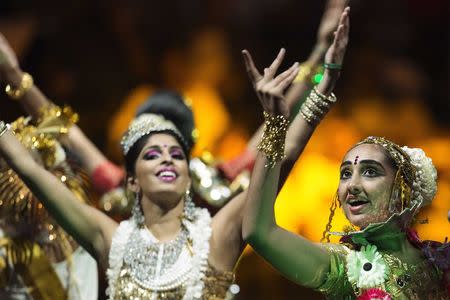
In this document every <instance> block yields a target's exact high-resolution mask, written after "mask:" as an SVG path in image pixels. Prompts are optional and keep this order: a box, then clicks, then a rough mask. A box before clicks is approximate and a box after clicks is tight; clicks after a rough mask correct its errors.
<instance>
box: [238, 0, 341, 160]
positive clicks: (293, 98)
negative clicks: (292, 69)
mask: <svg viewBox="0 0 450 300" xmlns="http://www.w3.org/2000/svg"><path fill="white" fill-rule="evenodd" d="M347 3H348V0H328V1H327V3H326V5H325V9H324V12H323V15H322V19H321V20H320V24H319V28H318V30H317V36H316V43H315V45H314V46H313V49H312V51H311V53H310V54H309V57H308V58H307V59H306V61H304V62H303V63H301V64H300V67H299V72H298V74H297V77H296V78H295V79H294V81H293V82H292V84H291V85H290V87H289V88H288V90H287V92H286V97H285V98H286V103H287V106H288V108H289V110H291V111H295V110H296V107H298V105H299V104H300V102H301V101H302V100H304V98H305V97H306V95H307V94H308V92H309V91H310V90H311V88H312V85H313V81H312V80H311V77H312V76H314V75H315V72H316V71H317V70H318V68H319V67H321V65H322V63H323V59H324V56H325V53H326V51H327V50H328V48H329V47H330V46H331V43H332V42H333V39H334V35H333V33H334V32H335V31H336V28H337V27H338V23H339V19H340V17H341V14H342V12H343V10H344V8H345V7H346V6H347ZM295 115H296V114H295V113H291V118H293V117H295ZM262 130H263V127H262V126H261V127H260V128H259V129H258V130H257V131H256V132H255V133H254V134H253V136H252V137H251V139H250V141H249V143H248V147H247V148H248V150H247V151H251V152H254V153H256V151H257V149H256V147H257V145H258V142H259V139H260V137H261V134H262ZM255 155H256V154H255Z"/></svg>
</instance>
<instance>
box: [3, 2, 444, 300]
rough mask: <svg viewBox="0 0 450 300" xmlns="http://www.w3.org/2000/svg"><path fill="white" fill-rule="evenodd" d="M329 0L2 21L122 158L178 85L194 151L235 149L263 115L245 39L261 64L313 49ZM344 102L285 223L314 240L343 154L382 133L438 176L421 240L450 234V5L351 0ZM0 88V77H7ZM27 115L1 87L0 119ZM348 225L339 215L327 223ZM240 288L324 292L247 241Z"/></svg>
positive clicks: (48, 7) (168, 5) (221, 154)
mask: <svg viewBox="0 0 450 300" xmlns="http://www.w3.org/2000/svg"><path fill="white" fill-rule="evenodd" d="M324 5H325V1H298V0H228V1H218V0H209V1H204V0H191V1H183V0H172V1H144V0H130V1H117V0H109V1H106V0H98V1H92V0H91V1H86V0H78V1H56V0H47V1H30V0H2V1H0V32H2V33H3V34H4V35H5V36H6V38H7V39H8V40H9V42H10V43H11V44H12V46H13V48H14V50H15V51H16V53H17V54H18V56H19V59H20V63H21V66H22V69H23V70H25V71H28V72H29V73H31V74H32V75H33V77H34V79H35V82H36V84H37V85H38V86H39V87H41V89H42V90H43V91H44V93H45V94H46V95H47V96H48V97H49V98H50V99H52V100H53V101H54V102H56V103H58V104H69V105H71V106H72V107H73V108H74V109H75V110H76V111H78V112H79V114H80V116H81V119H80V123H79V125H80V127H81V128H82V129H83V130H84V131H85V132H86V134H87V135H88V136H89V137H90V138H91V139H92V140H93V141H94V142H95V143H96V144H97V145H98V146H99V147H100V149H102V150H103V151H104V152H105V153H107V155H108V157H110V158H111V159H112V160H114V161H116V162H120V160H121V157H120V152H119V148H118V140H119V137H120V136H121V134H122V132H123V131H124V129H125V128H126V126H127V123H128V121H129V120H130V119H131V117H132V115H133V113H134V109H135V107H137V105H139V103H141V102H142V101H143V100H145V98H146V97H147V96H149V95H150V94H151V93H152V92H153V91H155V90H157V89H161V88H171V89H176V90H179V91H181V92H182V93H183V94H184V95H186V97H188V98H189V99H190V101H191V103H192V108H193V110H194V113H195V117H196V123H197V127H198V128H199V132H200V139H199V141H198V145H197V148H196V149H195V153H194V154H197V155H198V154H200V153H202V151H205V150H207V151H209V152H211V153H212V154H214V156H216V157H217V158H221V159H229V158H232V157H234V156H235V155H237V154H239V153H240V152H241V151H242V150H243V149H244V148H245V144H246V141H247V139H248V138H249V137H250V136H251V134H252V133H253V132H254V130H255V129H256V128H257V127H258V125H259V124H260V123H261V122H262V111H261V108H260V107H259V104H258V101H257V99H256V97H255V95H254V92H253V91H252V88H251V85H250V84H249V81H248V79H247V78H246V73H245V69H244V66H243V60H242V57H241V50H242V49H244V48H246V49H249V50H250V51H251V53H252V54H253V57H254V59H255V61H256V64H257V65H258V66H260V67H261V68H262V67H264V66H267V65H269V64H270V62H271V61H272V59H273V58H274V56H275V55H276V53H277V52H278V50H279V48H280V47H285V48H286V49H287V55H286V59H285V62H284V66H283V67H282V68H285V67H287V66H288V65H290V64H292V63H293V62H295V61H299V62H302V61H304V60H306V59H307V57H308V55H309V53H310V51H311V50H312V47H313V46H314V43H315V39H316V30H317V27H318V24H319V21H320V18H321V15H322V12H323V8H324ZM350 5H351V7H352V11H351V17H350V18H351V33H350V45H349V48H348V51H347V54H346V59H345V65H344V71H343V74H342V76H341V79H340V80H339V83H338V86H337V88H336V94H337V96H338V99H339V103H338V104H337V105H336V106H335V108H334V109H333V111H332V113H331V114H329V116H327V118H326V120H325V121H324V122H322V124H321V125H320V126H319V128H318V130H317V132H316V133H315V135H314V136H313V138H312V140H311V142H310V143H309V145H308V146H307V148H306V150H305V153H304V155H303V156H302V158H301V159H300V161H299V163H298V164H297V166H296V167H295V170H294V172H293V174H292V176H290V178H289V180H288V182H287V184H286V186H285V187H284V189H283V191H282V193H281V195H280V197H279V199H278V201H277V204H276V213H277V220H278V222H279V224H280V225H282V226H283V227H285V228H287V229H290V230H292V231H295V232H298V233H300V234H302V235H304V236H306V237H308V238H310V239H313V240H316V241H318V240H319V239H320V237H321V235H322V231H323V230H324V228H325V224H326V222H327V220H328V214H329V206H330V203H331V200H332V198H333V195H334V193H335V191H336V188H337V183H338V169H339V164H340V160H341V158H342V156H343V155H344V154H345V152H346V150H347V149H348V148H349V147H350V146H351V145H353V144H354V143H355V142H357V141H358V140H360V139H361V138H363V137H366V136H368V135H380V136H385V137H388V138H389V139H391V140H393V141H395V142H397V143H399V144H401V145H404V144H407V145H409V146H411V147H422V148H423V149H424V150H425V152H426V153H427V154H428V155H429V156H430V157H431V158H432V159H433V161H434V163H435V165H436V167H437V169H438V174H439V186H438V195H437V197H436V199H435V201H434V202H433V204H432V206H431V207H429V208H427V209H425V210H424V211H423V213H421V215H420V216H419V218H418V221H419V222H418V223H420V224H418V225H417V227H416V228H417V230H418V231H419V235H420V236H421V237H422V238H423V239H434V240H438V241H443V240H444V239H445V237H446V236H447V235H448V234H449V233H450V225H449V222H448V221H447V212H448V210H449V209H450V99H449V86H450V85H449V83H450V82H449V67H450V64H449V62H450V60H449V53H450V52H449V32H450V30H449V28H450V23H449V20H450V18H449V16H450V10H449V3H448V1H447V0H428V1H426V4H425V2H424V1H420V0H396V1H390V0H379V1H363V0H355V1H351V3H350ZM2 88H3V87H2ZM21 114H22V111H21V110H20V107H19V105H18V103H15V102H13V101H11V100H10V99H8V98H7V97H6V96H5V95H4V93H1V95H0V118H2V119H5V120H6V121H12V120H14V119H16V118H17V117H18V116H19V115H21ZM343 225H345V222H344V218H343V214H342V213H338V214H337V216H336V217H335V220H334V223H333V229H334V230H336V231H339V230H341V229H342V226H343ZM237 284H238V285H239V287H240V292H239V294H238V296H237V299H298V298H304V299H321V298H320V296H319V295H318V294H316V293H314V292H311V291H308V290H305V289H303V288H301V287H298V286H295V285H294V284H292V283H290V282H289V281H288V280H286V279H284V278H283V277H281V276H280V275H278V273H277V272H276V271H274V270H273V269H272V268H271V267H270V266H268V265H267V264H266V263H265V262H264V261H263V260H262V259H261V258H260V257H258V256H257V255H256V254H254V253H253V252H252V251H251V250H248V251H246V253H245V255H244V256H243V258H242V259H241V261H240V265H239V267H238V270H237Z"/></svg>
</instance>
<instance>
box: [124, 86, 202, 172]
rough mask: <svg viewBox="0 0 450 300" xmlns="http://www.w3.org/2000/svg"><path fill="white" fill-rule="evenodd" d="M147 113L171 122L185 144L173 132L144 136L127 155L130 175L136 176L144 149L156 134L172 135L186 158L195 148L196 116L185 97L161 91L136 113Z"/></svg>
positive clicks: (126, 164)
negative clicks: (137, 162)
mask: <svg viewBox="0 0 450 300" xmlns="http://www.w3.org/2000/svg"><path fill="white" fill-rule="evenodd" d="M145 113H152V114H158V115H162V116H163V117H164V118H166V119H167V120H170V121H171V122H172V123H173V124H174V125H175V126H176V127H177V128H178V130H179V131H180V133H181V135H182V136H183V139H184V140H185V143H183V141H181V140H180V138H179V137H178V136H177V135H175V134H174V133H172V132H171V131H169V130H167V131H161V132H154V133H150V134H147V135H144V136H142V137H141V138H140V139H139V140H137V141H136V142H135V143H134V145H133V146H132V147H131V148H130V150H129V151H128V153H127V155H125V168H126V171H127V173H128V174H129V175H133V174H134V171H135V170H134V168H135V163H136V160H137V158H138V156H139V153H140V152H141V151H142V148H143V147H144V146H145V144H146V142H147V140H148V138H149V137H150V136H151V135H152V134H155V133H166V134H170V135H172V136H173V137H174V138H175V139H176V140H177V141H178V143H180V145H181V146H182V148H183V150H184V152H185V155H186V157H189V153H190V151H191V149H192V147H193V146H194V143H195V141H194V138H193V136H192V131H193V130H194V129H195V124H194V115H193V113H192V110H191V108H190V107H189V106H187V105H186V103H185V102H184V99H183V97H182V96H181V95H180V94H178V93H176V92H174V91H159V92H156V93H155V94H153V95H152V96H150V97H149V98H148V99H147V100H146V101H145V102H144V104H142V105H141V106H140V107H139V108H138V109H137V111H136V117H137V116H140V115H142V114H145Z"/></svg>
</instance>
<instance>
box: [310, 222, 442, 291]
mask: <svg viewBox="0 0 450 300" xmlns="http://www.w3.org/2000/svg"><path fill="white" fill-rule="evenodd" d="M403 215H404V213H403V214H395V215H393V216H392V217H391V218H390V219H389V220H388V221H386V222H384V223H378V224H371V225H369V226H368V227H367V228H366V229H364V230H363V231H360V232H355V233H350V234H349V235H346V236H344V237H343V238H342V239H341V242H342V243H341V244H324V245H325V247H326V249H327V250H328V252H329V253H330V270H329V273H328V275H327V277H326V280H325V282H324V283H323V284H322V285H321V286H320V287H319V288H318V290H319V291H320V292H322V293H324V294H325V295H326V296H327V297H328V298H329V299H345V300H347V299H348V300H350V299H402V300H403V299H417V300H419V299H420V300H422V299H429V300H431V299H433V300H437V299H448V297H449V295H448V294H447V291H446V284H447V283H446V282H445V280H446V278H445V275H444V274H445V272H448V261H447V263H446V264H444V265H446V266H444V267H443V266H442V264H439V263H438V262H437V260H436V257H431V259H430V257H429V255H426V254H425V251H424V249H423V247H421V246H418V244H419V243H417V242H415V241H414V240H413V239H411V238H410V236H409V235H408V233H407V232H405V231H404V230H397V231H392V230H389V229H387V227H388V226H389V224H392V223H394V222H395V221H396V220H399V219H400V218H401V217H402V216H403ZM406 239H408V241H409V242H410V243H411V244H413V245H414V246H416V247H417V248H418V249H419V250H422V251H421V257H420V262H417V263H408V262H406V261H405V259H404V258H402V257H398V256H395V254H394V253H395V250H396V249H397V250H398V249H400V244H401V241H404V240H406ZM449 246H450V245H449V244H448V243H447V244H440V245H439V247H440V249H439V250H440V251H441V256H442V254H443V255H445V254H444V253H447V254H446V255H447V256H448V253H450V247H449ZM444 259H445V258H444ZM369 294H370V295H369Z"/></svg>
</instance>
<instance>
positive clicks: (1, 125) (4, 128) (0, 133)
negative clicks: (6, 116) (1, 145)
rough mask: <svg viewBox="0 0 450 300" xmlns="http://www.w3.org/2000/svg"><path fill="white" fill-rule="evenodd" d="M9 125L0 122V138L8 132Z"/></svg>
mask: <svg viewBox="0 0 450 300" xmlns="http://www.w3.org/2000/svg"><path fill="white" fill-rule="evenodd" d="M9 127H10V125H9V124H6V123H5V122H3V121H0V137H1V136H3V135H4V134H5V132H7V131H8V130H9Z"/></svg>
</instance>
